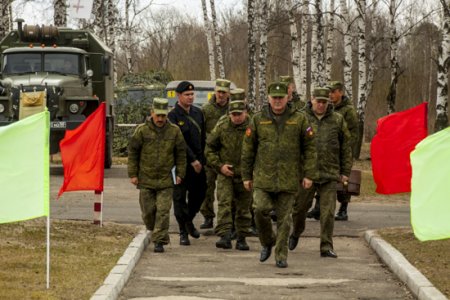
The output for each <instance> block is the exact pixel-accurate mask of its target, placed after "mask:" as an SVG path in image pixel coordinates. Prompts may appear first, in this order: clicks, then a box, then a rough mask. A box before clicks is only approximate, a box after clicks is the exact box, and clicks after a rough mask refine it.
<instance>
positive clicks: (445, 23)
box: [434, 0, 450, 132]
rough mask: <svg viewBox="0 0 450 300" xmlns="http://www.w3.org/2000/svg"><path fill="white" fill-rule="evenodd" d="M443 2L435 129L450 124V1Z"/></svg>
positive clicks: (442, 0)
mask: <svg viewBox="0 0 450 300" xmlns="http://www.w3.org/2000/svg"><path fill="white" fill-rule="evenodd" d="M440 2H441V4H442V24H441V29H442V43H441V45H439V50H438V51H439V57H438V68H437V69H438V74H437V99H436V121H435V124H434V131H435V132H437V131H439V130H442V129H444V128H446V127H447V126H448V67H449V58H450V1H449V0H440Z"/></svg>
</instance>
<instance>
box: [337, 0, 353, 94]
mask: <svg viewBox="0 0 450 300" xmlns="http://www.w3.org/2000/svg"><path fill="white" fill-rule="evenodd" d="M340 7H341V14H342V17H343V20H342V23H343V33H344V60H343V61H342V63H343V65H344V85H345V89H346V92H347V96H348V97H349V98H350V99H351V98H352V94H353V84H352V53H353V50H352V31H351V23H350V15H349V13H348V8H347V1H346V0H340Z"/></svg>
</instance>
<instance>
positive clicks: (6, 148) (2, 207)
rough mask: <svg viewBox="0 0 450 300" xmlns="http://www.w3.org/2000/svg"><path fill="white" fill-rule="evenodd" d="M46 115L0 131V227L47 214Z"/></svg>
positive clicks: (47, 150)
mask: <svg viewBox="0 0 450 300" xmlns="http://www.w3.org/2000/svg"><path fill="white" fill-rule="evenodd" d="M49 124H50V121H49V112H48V111H45V112H42V113H39V114H35V115H33V116H30V117H27V118H25V119H23V120H21V121H18V122H15V123H13V124H11V125H9V126H5V127H0V187H1V188H0V223H8V222H15V221H22V220H28V219H33V218H37V217H41V216H48V214H49V198H50V194H49V189H50V188H49V185H50V180H49V179H50V178H49V177H50V168H49V133H50V129H49V126H50V125H49Z"/></svg>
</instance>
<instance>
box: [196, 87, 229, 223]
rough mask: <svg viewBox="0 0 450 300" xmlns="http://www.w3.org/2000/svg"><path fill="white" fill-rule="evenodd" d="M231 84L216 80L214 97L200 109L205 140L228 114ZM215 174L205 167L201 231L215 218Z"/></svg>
mask: <svg viewBox="0 0 450 300" xmlns="http://www.w3.org/2000/svg"><path fill="white" fill-rule="evenodd" d="M230 85H231V82H230V81H229V80H226V79H217V80H216V86H215V88H214V95H213V96H212V97H211V99H210V101H209V102H208V103H206V104H205V105H204V106H203V107H202V111H203V115H204V116H205V124H206V138H208V136H209V135H210V134H211V131H212V130H213V128H214V126H216V124H217V121H219V119H220V118H221V117H222V116H224V115H226V114H227V112H228V102H229V97H230ZM216 179H217V173H216V170H214V168H211V167H209V166H206V183H207V189H206V197H205V200H204V201H203V204H202V207H201V208H200V212H201V214H202V215H203V217H204V218H205V221H204V222H203V224H201V225H200V228H201V229H207V228H213V219H214V217H215V216H216V215H215V213H214V199H215V197H214V191H215V189H216Z"/></svg>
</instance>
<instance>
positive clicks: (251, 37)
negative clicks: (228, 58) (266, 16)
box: [247, 0, 256, 111]
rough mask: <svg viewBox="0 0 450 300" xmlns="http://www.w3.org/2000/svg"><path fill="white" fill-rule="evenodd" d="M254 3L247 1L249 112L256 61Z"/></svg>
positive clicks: (253, 105) (254, 102)
mask: <svg viewBox="0 0 450 300" xmlns="http://www.w3.org/2000/svg"><path fill="white" fill-rule="evenodd" d="M255 2H256V0H248V5H247V23H248V32H247V40H248V88H247V100H248V105H249V107H250V109H251V110H253V111H255V108H256V99H255V89H256V88H255V76H256V69H255V61H256V38H255V33H254V31H255Z"/></svg>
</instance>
